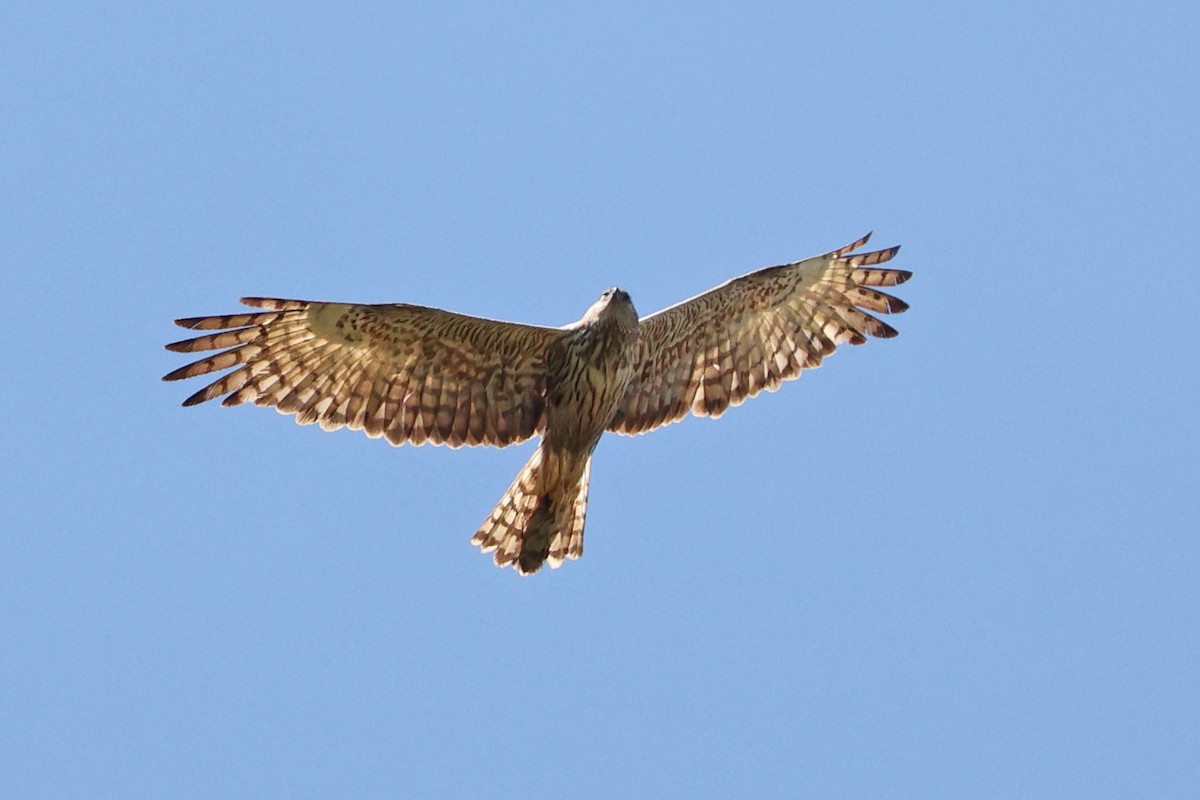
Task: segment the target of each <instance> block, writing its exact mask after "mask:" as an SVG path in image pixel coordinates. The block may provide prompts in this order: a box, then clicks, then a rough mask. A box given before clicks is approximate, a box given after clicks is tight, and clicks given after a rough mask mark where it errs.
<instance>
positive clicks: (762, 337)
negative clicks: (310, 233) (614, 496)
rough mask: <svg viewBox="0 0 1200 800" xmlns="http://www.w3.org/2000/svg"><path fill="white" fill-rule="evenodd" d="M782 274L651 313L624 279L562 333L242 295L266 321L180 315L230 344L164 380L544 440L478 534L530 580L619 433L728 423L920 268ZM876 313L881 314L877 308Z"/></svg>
mask: <svg viewBox="0 0 1200 800" xmlns="http://www.w3.org/2000/svg"><path fill="white" fill-rule="evenodd" d="M869 238H870V234H867V235H866V236H864V237H862V238H861V239H859V240H858V241H856V242H853V243H852V244H849V245H847V246H845V247H842V248H839V249H837V250H834V251H832V252H829V253H825V254H824V255H820V256H815V257H813V258H808V259H805V260H803V261H797V262H794V263H790V264H782V265H780V266H775V267H767V268H766V269H760V270H758V271H756V272H751V273H749V274H747V275H743V276H741V277H739V278H734V279H733V280H730V281H727V282H726V283H723V284H721V285H720V286H718V287H716V288H715V289H711V290H710V291H707V292H704V293H703V294H700V295H697V296H695V297H693V298H691V299H690V300H684V301H683V302H681V303H678V304H676V305H673V306H671V307H670V308H667V309H664V310H662V311H659V312H658V313H655V314H651V315H650V316H648V317H642V318H640V319H639V318H638V315H637V312H636V311H635V310H634V307H633V302H632V301H631V300H630V299H629V295H628V294H627V293H626V292H624V291H623V290H621V289H609V290H608V291H607V292H605V293H604V294H603V295H601V297H600V299H599V300H597V301H596V302H595V303H594V304H593V305H592V306H591V308H589V309H588V310H587V311H586V312H585V313H584V315H583V317H582V318H580V320H579V321H578V322H574V323H571V324H570V325H565V326H563V327H561V328H550V327H542V326H539V325H523V324H518V323H513V322H500V321H496V320H490V319H483V318H479V317H472V316H466V315H463V314H456V313H453V312H450V311H443V310H441V309H436V308H426V307H424V306H415V305H407V304H402V303H394V304H393V303H389V304H382V305H355V304H351V303H321V302H312V301H307V300H279V299H271V298H264V297H246V298H242V303H243V304H245V305H247V306H251V307H253V308H256V309H261V311H259V312H255V313H245V314H230V315H226V316H213V317H190V318H187V319H178V320H176V321H175V322H176V324H177V325H180V326H182V327H184V328H190V329H192V330H198V331H215V332H214V333H205V334H203V335H201V336H197V337H196V338H193V339H185V340H183V341H180V342H175V343H173V344H169V345H167V349H168V350H173V351H175V352H179V353H199V352H203V351H209V350H216V351H219V352H217V353H214V354H211V355H208V356H206V357H205V358H202V359H200V360H199V361H196V362H194V363H191V364H188V365H186V366H183V367H180V368H179V369H177V370H174V371H173V372H171V373H169V374H167V375H165V376H164V377H163V380H168V381H174V380H180V379H182V378H192V377H195V376H197V375H207V374H209V373H213V372H218V371H220V370H224V369H227V368H231V367H234V368H235V369H234V370H233V371H232V372H229V373H226V374H225V375H224V376H222V377H220V378H218V379H217V380H215V381H213V382H212V383H210V384H208V385H207V386H205V387H204V388H203V389H201V390H200V391H198V392H196V393H195V394H193V395H192V396H191V397H189V398H188V399H187V400H185V401H184V403H183V404H184V405H185V406H191V405H196V404H197V403H203V402H204V401H206V400H212V399H215V398H217V397H221V396H224V398H225V399H224V401H223V402H222V405H226V406H236V405H240V404H241V403H246V402H253V403H255V404H257V405H260V406H274V407H275V408H276V409H277V410H278V411H279V412H280V413H283V414H294V415H295V416H296V421H297V422H298V423H300V424H301V425H308V424H311V423H314V422H315V423H318V424H319V425H320V426H321V427H322V428H323V429H324V430H335V429H337V428H341V427H347V428H350V429H351V430H361V431H363V432H365V433H366V434H367V436H369V437H371V438H373V439H374V438H379V437H381V436H384V437H387V439H388V441H389V442H391V443H392V444H394V445H400V444H404V443H405V442H411V443H413V444H417V445H419V444H424V443H425V442H431V443H433V444H446V445H449V446H450V447H461V446H462V445H493V446H496V447H505V446H507V445H510V444H515V443H517V442H521V441H524V440H526V439H529V438H531V437H533V436H537V435H540V436H541V437H542V440H541V442H540V444H539V445H538V448H537V450H535V451H534V453H533V455H532V457H531V458H530V459H529V461H528V462H527V463H526V464H525V466H524V468H523V469H522V470H521V472H520V473H519V474H518V475H517V477H516V479H515V480H514V481H513V482H512V485H511V486H509V488H508V491H507V492H505V494H504V496H503V497H502V498H501V499H500V502H499V503H498V504H497V505H496V507H495V509H493V510H492V513H491V514H490V515H489V516H488V518H487V519H486V520H484V522H483V524H482V525H481V526H480V528H479V530H478V532H477V533H476V534H475V536H474V537H473V538H472V539H471V543H472V544H474V545H477V546H478V547H479V548H480V549H481V550H482V551H483V552H485V553H488V552H492V553H494V555H493V560H494V561H495V563H496V565H497V566H499V567H505V566H513V567H515V568H516V570H517V572H519V573H521V574H522V575H528V574H531V573H533V572H536V571H537V570H538V568H539V567H541V566H542V564H544V563H549V564H550V566H551V567H558V566H560V565H561V564H562V563H563V560H564V559H568V558H571V559H574V558H579V557H580V556H581V555H582V554H583V524H584V517H585V514H586V512H587V498H588V479H589V474H590V470H591V463H592V451H593V450H594V449H595V447H596V444H597V442H599V440H600V437H601V436H602V435H603V434H604V433H605V432H606V431H614V432H616V433H621V434H628V435H633V434H638V433H645V432H646V431H650V430H654V429H655V428H658V427H660V426H662V425H666V424H668V423H671V422H675V421H677V420H679V419H682V418H683V417H685V416H686V415H687V414H689V413H691V414H694V415H696V416H700V417H719V416H720V415H721V414H723V413H724V412H725V410H726V409H727V408H729V407H730V406H736V405H740V404H741V403H742V401H744V400H745V399H746V398H748V397H753V396H754V395H756V394H758V393H759V392H761V391H763V390H767V391H773V390H775V389H776V388H778V386H779V384H780V383H781V382H783V381H785V380H790V379H792V378H796V377H798V376H799V375H800V373H801V372H802V371H803V370H805V369H812V368H814V367H817V366H819V365H820V364H821V359H822V358H824V357H825V356H827V355H829V354H830V353H832V352H833V351H834V349H835V348H836V347H837V345H839V344H846V343H849V344H854V345H857V344H862V343H864V342H865V341H866V340H867V337H868V336H873V337H879V338H890V337H892V336H895V335H896V330H895V329H894V328H892V327H891V326H890V325H888V324H887V323H885V322H882V321H881V320H879V319H877V318H876V317H874V316H872V315H871V314H869V313H867V312H868V311H873V312H876V313H883V314H888V313H898V312H901V311H904V310H905V309H907V308H908V304H906V303H905V302H904V301H903V300H899V299H897V298H895V297H892V296H891V295H889V294H885V293H884V292H882V291H880V290H879V289H878V288H877V287H881V286H882V287H887V286H896V285H898V284H901V283H903V282H904V281H906V280H908V279H909V278H910V277H911V276H912V273H911V272H907V271H904V270H897V269H886V268H878V267H877V265H879V264H883V263H884V262H886V261H888V260H890V259H891V258H892V257H893V256H894V255H896V252H897V251H898V250H899V249H900V248H899V247H891V248H888V249H886V250H876V251H873V252H863V253H855V251H856V250H858V249H859V248H861V247H862V246H863V245H865V244H866V243H867V240H868V239H869ZM864 309H865V310H864Z"/></svg>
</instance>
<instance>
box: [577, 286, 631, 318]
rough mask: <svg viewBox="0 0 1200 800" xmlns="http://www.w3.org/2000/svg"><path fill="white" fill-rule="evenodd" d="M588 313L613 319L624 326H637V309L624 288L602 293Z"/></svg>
mask: <svg viewBox="0 0 1200 800" xmlns="http://www.w3.org/2000/svg"><path fill="white" fill-rule="evenodd" d="M588 315H589V316H592V315H594V318H595V319H611V320H613V321H615V322H616V323H617V324H618V325H620V326H621V327H623V328H637V324H638V315H637V309H635V308H634V307H633V301H632V300H630V299H629V293H628V292H626V291H625V290H624V289H617V288H615V287H614V288H612V289H609V290H608V291H607V292H605V293H604V294H602V295H600V299H599V300H597V301H596V302H595V303H594V304H593V305H592V307H591V308H590V309H588Z"/></svg>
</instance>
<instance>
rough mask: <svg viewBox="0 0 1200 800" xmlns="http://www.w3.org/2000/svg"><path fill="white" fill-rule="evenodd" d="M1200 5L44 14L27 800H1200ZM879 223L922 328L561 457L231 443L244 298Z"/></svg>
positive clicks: (34, 256)
mask: <svg viewBox="0 0 1200 800" xmlns="http://www.w3.org/2000/svg"><path fill="white" fill-rule="evenodd" d="M1198 39H1200V13H1198V12H1197V11H1196V9H1195V7H1194V5H1193V4H1184V3H1178V4H1172V3H1163V4H1157V5H1156V6H1154V7H1153V9H1152V10H1144V11H1135V10H1134V8H1133V7H1132V6H1129V5H1128V4H1106V3H1100V4H1091V5H1087V6H1080V5H1078V4H1067V3H1056V2H1051V3H1043V4H1039V5H1038V6H1037V7H1032V6H1031V7H1029V8H1027V9H1023V10H1022V9H1019V8H1018V9H1014V8H1013V6H1012V4H1009V3H976V4H950V3H947V4H924V5H919V6H918V5H910V4H878V3H856V4H841V3H839V4H788V3H778V4H772V3H751V4H728V5H723V4H711V3H705V4H694V3H687V4H682V3H658V4H645V3H613V4H606V5H603V6H598V5H588V6H583V5H579V4H549V3H545V4H539V3H525V4H494V5H493V4H478V3H476V4H472V3H444V4H440V5H438V6H437V7H436V8H435V7H433V6H432V5H429V6H405V5H403V4H398V5H393V4H378V5H371V4H363V5H340V6H337V7H336V8H334V7H332V6H330V7H322V6H317V5H312V4H272V3H240V4H207V5H203V6H200V5H195V4H146V5H140V6H138V5H123V4H120V3H115V4H107V5H106V6H105V7H103V8H100V7H96V6H88V5H74V4H70V5H67V4H52V3H39V4H20V3H18V4H16V5H9V6H8V7H6V9H5V10H4V11H3V12H0V66H2V67H3V69H0V92H2V100H3V107H4V113H3V120H2V121H0V170H2V175H3V178H2V180H0V203H2V204H3V205H2V209H0V219H3V225H2V232H0V258H2V263H3V265H4V276H5V277H4V281H3V285H4V300H5V302H4V307H5V310H6V313H5V314H4V315H3V316H2V317H0V325H2V326H3V331H2V332H3V339H4V341H5V343H6V346H5V355H4V373H5V375H6V377H7V381H6V384H7V385H6V390H5V391H4V392H3V393H0V398H2V399H0V403H2V404H3V406H2V408H3V412H4V418H5V419H6V420H7V423H8V424H7V425H6V426H5V430H4V433H3V448H2V450H0V459H2V460H3V461H2V463H3V474H4V478H3V484H2V485H0V495H2V500H3V525H2V531H3V532H2V534H0V737H2V738H0V742H2V746H0V793H3V794H4V795H5V796H13V797H18V796H20V797H63V796H125V797H136V796H146V797H151V796H153V797H165V796H170V797H186V796H197V797H215V796H222V797H234V796H255V797H267V796H296V797H305V796H314V797H315V796H336V795H341V796H457V797H464V796H469V797H511V796H523V797H551V796H554V797H632V796H663V797H726V796H730V795H735V796H758V797H797V796H817V797H838V796H843V797H845V796H920V797H962V796H978V797H988V796H990V797H1014V796H1079V797H1097V796H1131V795H1138V796H1158V797H1167V796H1178V797H1182V796H1188V795H1190V794H1191V792H1193V791H1194V790H1195V787H1196V785H1197V783H1198V782H1200V769H1198V768H1197V764H1198V763H1200V760H1198V759H1197V758H1196V754H1197V752H1200V722H1198V720H1200V691H1198V689H1197V681H1196V675H1197V674H1198V672H1200V644H1198V642H1200V639H1198V637H1197V625H1198V623H1200V589H1198V588H1197V586H1198V582H1197V573H1198V570H1200V544H1198V538H1197V528H1198V527H1200V526H1198V525H1197V519H1198V517H1200V501H1198V499H1197V473H1198V469H1197V468H1198V466H1200V464H1198V463H1197V462H1198V458H1197V453H1198V445H1200V437H1198V435H1197V433H1198V431H1197V423H1196V421H1195V420H1196V417H1195V409H1196V408H1197V404H1198V400H1200V391H1198V389H1200V378H1198V374H1197V359H1196V354H1195V346H1194V341H1195V324H1194V322H1193V315H1194V313H1195V310H1194V307H1195V305H1196V302H1197V300H1198V299H1200V291H1198V289H1200V280H1198V279H1197V272H1198V270H1197V264H1196V259H1197V253H1200V234H1198V226H1197V219H1198V214H1197V212H1198V211H1200V193H1198V190H1197V186H1200V169H1198V166H1200V157H1198V156H1197V149H1196V146H1195V136H1196V133H1195V132H1196V130H1197V128H1198V127H1200V125H1198V119H1197V106H1196V102H1195V101H1196V97H1197V90H1198V88H1200V86H1198V84H1197V75H1200V63H1198V59H1197V56H1196V49H1195V42H1196V41H1197V40H1198ZM867 230H874V231H875V239H874V241H873V243H876V244H879V245H883V246H886V245H889V244H893V243H899V244H902V245H903V248H904V249H903V250H902V252H901V254H900V256H899V258H898V261H897V262H896V263H897V265H898V266H900V267H902V268H905V269H911V270H914V271H915V272H916V277H915V278H914V279H913V281H911V282H910V283H909V284H907V285H906V286H904V287H903V290H902V291H899V292H897V293H898V294H900V296H902V297H904V298H905V299H906V300H908V301H909V302H910V303H911V304H912V310H911V311H909V312H908V313H907V314H905V315H903V316H901V317H898V318H897V319H896V320H894V322H895V324H896V325H897V327H898V328H899V329H900V330H901V336H900V338H898V339H894V340H890V341H873V342H871V343H870V344H868V345H867V346H864V347H861V348H854V349H852V350H850V349H844V350H843V351H841V352H839V353H838V354H836V355H835V356H834V357H833V358H831V359H830V360H828V361H827V362H826V364H825V365H824V366H823V367H822V368H821V369H820V370H817V371H814V372H811V373H806V374H805V375H804V377H803V378H802V379H801V380H800V381H798V382H795V383H789V384H787V385H785V386H784V387H783V388H782V389H781V390H780V391H779V392H778V393H775V394H771V395H766V396H763V397H760V398H758V399H756V400H754V401H751V402H749V403H747V404H746V405H744V406H742V407H741V408H738V409H735V410H734V411H732V412H731V413H730V414H728V415H726V416H725V417H723V418H722V419H721V420H720V421H719V422H712V421H708V420H696V419H690V420H686V421H684V422H683V423H681V424H678V425H674V426H671V427H669V428H666V429H664V430H661V431H659V432H656V433H654V434H652V435H649V436H644V437H638V438H636V439H627V438H622V437H609V438H606V439H605V440H603V441H602V442H601V444H600V447H599V449H598V451H597V454H596V460H595V463H594V467H593V471H592V491H591V505H590V510H589V517H588V534H587V555H586V556H585V558H584V559H583V560H581V561H579V562H572V563H568V564H567V565H566V566H564V567H563V568H562V569H560V570H557V571H553V572H543V573H539V574H538V575H536V576H534V577H533V578H530V579H519V578H518V577H517V576H516V575H515V574H513V573H512V571H510V570H505V571H500V570H496V569H495V568H494V567H493V566H492V565H491V563H490V561H489V560H488V559H486V558H484V557H482V556H480V555H479V554H478V553H477V552H476V551H475V550H474V549H473V548H471V547H470V546H469V545H468V539H469V538H470V535H471V534H472V533H473V532H474V530H475V528H476V527H477V526H478V524H479V523H480V522H481V521H482V520H483V518H484V517H485V515H486V514H487V512H488V511H489V510H490V509H491V507H492V505H493V504H494V503H495V501H496V500H497V499H498V498H499V497H500V495H501V493H502V492H503V490H504V489H505V487H506V486H507V485H508V482H509V480H510V479H511V477H512V476H513V475H514V474H515V473H516V471H517V469H518V468H519V467H520V465H521V464H522V463H523V462H524V461H525V459H526V458H527V457H528V455H529V452H530V447H529V446H528V445H527V446H523V447H518V448H510V449H507V450H481V449H480V450H459V451H450V450H447V449H444V448H433V447H423V448H411V447H406V448H391V447H388V446H387V445H386V444H384V443H382V442H378V441H370V440H367V439H366V438H365V437H362V436H361V435H358V434H353V433H349V432H345V431H343V432H338V433H334V434H327V433H322V432H320V431H319V430H318V429H317V428H315V427H308V428H299V427H297V426H295V425H294V424H293V423H292V422H291V420H290V418H285V417H282V416H280V415H278V414H274V413H272V412H270V411H268V410H265V409H257V408H253V407H250V408H239V409H233V410H228V409H222V408H219V407H217V406H216V405H215V404H209V405H208V406H204V407H201V408H196V409H186V410H184V409H181V408H179V402H180V401H182V400H183V398H184V397H186V395H187V394H188V393H190V391H192V390H194V389H195V388H198V387H197V386H191V385H190V384H189V385H188V386H181V385H180V384H165V383H161V382H160V381H159V376H161V375H162V374H164V373H165V372H167V371H169V370H170V369H173V368H174V367H176V366H178V365H179V364H181V363H183V362H182V359H181V358H180V357H179V356H177V355H175V354H172V353H168V352H166V351H165V350H163V349H162V345H163V344H164V343H166V342H168V341H172V340H175V339H177V338H181V336H182V335H184V334H182V333H181V332H180V331H179V329H176V328H174V327H173V326H172V325H171V324H170V320H171V319H173V318H175V317H178V316H188V315H197V314H208V313H225V312H228V311H233V310H234V309H236V308H237V307H238V306H237V305H236V299H237V298H238V297H240V296H242V295H255V294H264V295H273V296H283V297H289V296H294V297H301V298H312V299H327V300H348V301H361V302H391V301H398V302H399V301H403V302H414V303H420V304H425V305H434V306H441V307H446V308H451V309H453V310H457V311H462V312H467V313H473V314H478V315H483V316H490V317H500V318H505V319H514V320H520V321H526V322H537V323H544V324H562V323H566V322H569V321H571V320H574V319H576V318H577V317H578V316H579V315H580V313H581V312H582V311H583V310H584V309H585V308H586V307H587V306H588V305H589V304H590V303H591V302H592V301H593V300H594V299H595V298H596V297H597V296H598V295H599V294H600V293H601V292H602V291H603V290H604V289H606V288H608V287H609V286H612V285H620V286H622V287H624V288H625V289H627V290H628V291H629V292H630V293H631V294H632V296H633V299H634V302H635V304H636V305H637V307H638V308H639V310H640V311H641V312H642V313H649V312H652V311H654V310H656V309H658V308H661V307H664V306H666V305H669V304H671V303H674V302H676V301H678V300H680V299H682V298H683V297H686V296H689V295H691V294H695V293H696V292H699V291H702V290H705V289H707V288H709V287H711V286H714V285H716V284H717V283H720V282H721V281H723V280H725V279H727V278H729V277H731V276H733V275H736V274H740V273H742V272H746V271H749V270H751V269H754V268H757V267H762V266H767V265H770V264H775V263H779V262H781V261H785V260H792V259H796V258H801V257H804V256H808V255H812V254H815V253H818V252H822V251H824V250H828V249H830V248H833V247H836V246H839V245H841V244H844V243H846V242H849V241H851V240H853V239H854V238H856V237H857V236H859V235H860V234H862V233H864V232H865V231H867Z"/></svg>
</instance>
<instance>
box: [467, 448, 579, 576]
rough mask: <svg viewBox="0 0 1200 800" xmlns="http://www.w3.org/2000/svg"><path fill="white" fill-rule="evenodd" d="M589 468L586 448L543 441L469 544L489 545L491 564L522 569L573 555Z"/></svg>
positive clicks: (558, 563)
mask: <svg viewBox="0 0 1200 800" xmlns="http://www.w3.org/2000/svg"><path fill="white" fill-rule="evenodd" d="M591 468H592V454H591V453H571V452H566V451H562V450H555V449H550V448H548V447H546V443H545V442H544V441H543V442H542V443H541V444H540V445H539V446H538V449H537V450H536V451H535V452H534V454H533V456H532V457H531V458H530V459H529V461H528V462H527V463H526V464H525V466H524V468H523V469H522V470H521V472H520V473H518V475H517V477H516V479H515V480H514V481H513V482H512V485H511V486H509V487H508V491H507V492H505V493H504V497H502V498H500V502H499V503H497V504H496V507H495V508H494V509H492V513H491V515H490V516H489V517H488V518H487V520H486V521H485V522H484V523H483V525H481V526H480V528H479V531H478V532H476V534H475V535H474V536H473V537H472V538H471V544H473V545H477V546H478V547H479V549H480V550H482V551H483V552H485V553H489V552H491V551H493V550H494V551H495V552H496V554H495V555H494V556H493V560H494V561H495V562H496V566H498V567H507V566H509V565H510V564H511V565H512V566H513V567H514V568H515V569H516V570H517V572H519V573H521V574H522V575H529V574H531V573H534V572H537V570H538V568H539V567H541V566H542V563H543V562H549V563H550V566H551V567H559V566H561V565H562V563H563V559H566V558H579V557H580V556H581V555H583V522H584V518H585V517H586V515H587V497H588V478H589V476H590V474H591Z"/></svg>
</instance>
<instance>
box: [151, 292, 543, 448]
mask: <svg viewBox="0 0 1200 800" xmlns="http://www.w3.org/2000/svg"><path fill="white" fill-rule="evenodd" d="M242 302H243V303H244V304H245V305H248V306H252V307H254V308H259V309H267V310H266V311H263V312H260V313H249V314H233V315H229V316H220V317H193V318H190V319H180V320H176V324H178V325H181V326H183V327H185V328H192V329H194V330H204V331H220V332H219V333H210V334H206V335H204V336H200V337H197V338H195V339H187V340H185V341H181V342H175V343H174V344H169V345H167V349H168V350H174V351H176V352H181V353H195V352H200V351H204V350H220V351H221V352H219V353H215V354H213V355H209V356H207V357H206V358H203V359H201V360H200V361H197V362H195V363H193V364H189V365H187V366H185V367H180V368H179V369H177V370H175V371H174V372H171V373H170V374H168V375H166V376H164V377H163V380H179V379H181V378H191V377H193V376H196V375H205V374H208V373H210V372H216V371H218V370H223V369H226V368H229V367H236V369H234V371H233V372H230V373H228V374H226V375H225V376H223V377H221V378H220V379H218V380H216V381H214V382H213V383H210V384H209V385H208V386H206V387H204V388H203V389H201V390H200V391H198V392H196V393H195V394H193V395H192V396H191V397H189V398H188V399H187V400H185V401H184V405H185V406H189V405H195V404H196V403H202V402H204V401H206V400H212V399H213V398H215V397H219V396H221V395H228V396H227V397H226V398H225V400H224V402H223V403H222V405H227V406H235V405H238V404H240V403H245V402H254V403H256V404H258V405H260V406H274V407H275V408H276V409H277V410H279V412H280V413H284V414H295V415H296V421H297V422H299V423H300V424H302V425H307V424H310V423H313V422H316V423H320V425H321V427H322V428H324V429H325V430H334V429H336V428H341V427H343V426H345V427H349V428H350V429H352V430H359V429H361V430H363V431H364V432H366V434H367V435H368V436H370V437H372V438H376V437H379V436H386V437H387V438H388V440H389V441H390V442H391V443H392V444H402V443H404V442H411V443H413V444H423V443H425V442H432V443H434V444H447V445H450V446H451V447H459V446H461V445H464V444H465V445H496V446H500V447H503V446H504V445H508V444H513V443H514V442H519V441H522V440H524V439H528V438H529V437H531V436H533V435H534V434H535V433H538V432H539V431H541V429H542V427H543V426H544V424H545V418H544V392H545V373H546V369H545V362H544V359H543V356H544V354H545V352H546V349H547V347H548V346H549V345H550V344H551V343H552V342H554V341H557V340H558V339H559V338H561V337H563V336H565V335H566V334H564V333H563V332H562V331H560V330H557V329H554V328H542V327H537V326H533V325H518V324H515V323H509V322H497V321H494V320H488V319H480V318H478V317H469V316H465V315H462V314H454V313H451V312H448V311H442V310H440V309H436V308H424V307H422V306H411V305H349V304H344V303H317V302H307V301H303V300H277V299H270V298H262V297H248V298H243V299H242Z"/></svg>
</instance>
